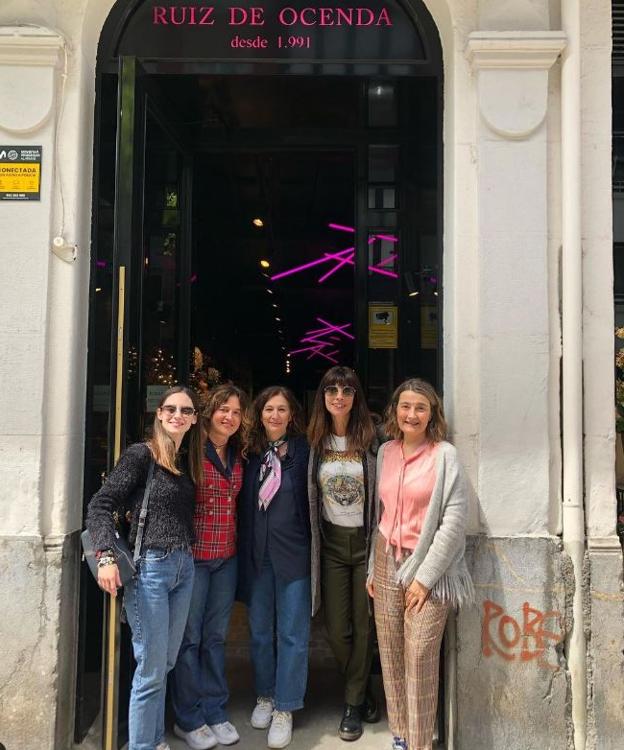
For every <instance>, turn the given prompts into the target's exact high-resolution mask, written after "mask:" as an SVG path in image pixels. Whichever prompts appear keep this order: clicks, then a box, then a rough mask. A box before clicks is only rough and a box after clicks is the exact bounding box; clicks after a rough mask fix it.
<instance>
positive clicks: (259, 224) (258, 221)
mask: <svg viewBox="0 0 624 750" xmlns="http://www.w3.org/2000/svg"><path fill="white" fill-rule="evenodd" d="M251 223H252V224H253V225H254V227H258V228H259V229H260V228H262V227H263V226H264V222H263V221H262V219H260V218H256V219H254V220H253V221H252V222H251Z"/></svg>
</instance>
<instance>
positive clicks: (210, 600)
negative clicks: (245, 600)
mask: <svg viewBox="0 0 624 750" xmlns="http://www.w3.org/2000/svg"><path fill="white" fill-rule="evenodd" d="M246 411H247V397H246V395H245V394H244V392H243V391H241V390H240V388H237V387H236V386H235V385H220V386H217V387H216V388H213V389H212V390H211V391H208V392H206V394H205V398H204V408H203V413H202V419H203V423H204V429H205V430H206V433H207V440H206V443H205V448H204V461H203V470H204V478H203V482H202V483H201V485H199V486H198V487H197V495H196V505H195V536H196V542H195V544H194V545H193V558H194V560H195V582H194V584H193V596H192V599H191V609H190V612H189V616H188V621H187V623H186V629H185V631H184V639H183V640H182V646H181V648H180V654H179V656H178V662H177V664H176V668H175V670H174V672H173V675H172V677H173V679H172V683H171V685H172V691H171V695H172V703H173V708H174V712H175V717H176V721H175V725H174V728H173V730H174V733H175V734H176V735H177V736H178V737H182V738H183V739H184V740H186V743H187V745H188V746H189V747H191V748H193V750H208V748H211V747H214V745H216V744H217V742H218V743H219V744H220V745H232V744H234V743H235V742H238V740H239V739H240V738H239V735H238V732H237V731H236V728H235V727H234V726H233V725H232V724H231V723H230V721H229V719H228V715H227V702H228V698H229V691H228V685H227V680H226V677H225V639H226V636H227V631H228V627H229V624H230V615H231V613H232V607H233V605H234V595H235V593H236V574H237V565H236V504H237V498H238V493H239V491H240V488H241V484H242V476H243V464H242V457H241V440H242V439H243V438H244V435H245V433H246ZM241 432H242V433H243V435H242V436H241Z"/></svg>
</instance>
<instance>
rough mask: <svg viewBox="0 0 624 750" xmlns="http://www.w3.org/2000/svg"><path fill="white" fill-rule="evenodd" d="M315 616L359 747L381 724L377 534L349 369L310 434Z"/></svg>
mask: <svg viewBox="0 0 624 750" xmlns="http://www.w3.org/2000/svg"><path fill="white" fill-rule="evenodd" d="M308 441H309V443H310V461H309V472H308V494H309V498H310V523H311V526H312V611H313V613H316V611H317V610H318V608H319V607H320V604H321V595H322V600H323V612H324V618H325V625H326V628H327V634H328V638H329V643H330V646H331V648H332V651H333V653H334V656H335V657H336V661H337V662H338V667H339V669H340V672H341V673H342V675H343V676H344V680H345V684H344V710H343V715H342V719H341V721H340V726H339V728H338V735H339V737H341V739H343V740H357V739H358V737H360V736H361V734H362V721H366V722H370V723H372V722H375V721H378V720H379V711H378V708H377V704H376V701H375V698H374V696H373V694H372V693H371V691H370V690H369V689H368V680H369V673H370V667H371V661H372V642H373V631H372V622H371V617H370V612H369V602H368V595H367V593H366V563H367V557H368V545H369V540H370V538H371V533H372V530H373V519H374V513H373V495H374V489H375V465H376V464H375V455H374V452H375V450H376V444H377V443H376V439H375V428H374V426H373V422H372V420H371V416H370V413H369V411H368V407H367V406H366V401H365V399H364V393H363V391H362V386H361V384H360V381H359V379H358V377H357V375H356V374H355V372H354V371H353V370H351V369H349V368H348V367H340V366H338V367H332V368H331V369H330V370H328V371H327V372H326V373H325V375H324V376H323V378H322V380H321V382H320V384H319V386H318V389H317V391H316V396H315V399H314V405H313V407H312V416H311V419H310V425H309V427H308Z"/></svg>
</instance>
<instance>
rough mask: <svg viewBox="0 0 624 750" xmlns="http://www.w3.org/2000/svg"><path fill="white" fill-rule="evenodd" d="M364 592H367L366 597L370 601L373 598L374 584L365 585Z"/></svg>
mask: <svg viewBox="0 0 624 750" xmlns="http://www.w3.org/2000/svg"><path fill="white" fill-rule="evenodd" d="M366 590H367V591H368V595H369V596H370V598H371V599H374V598H375V584H374V583H373V582H372V581H371V582H370V583H367V584H366Z"/></svg>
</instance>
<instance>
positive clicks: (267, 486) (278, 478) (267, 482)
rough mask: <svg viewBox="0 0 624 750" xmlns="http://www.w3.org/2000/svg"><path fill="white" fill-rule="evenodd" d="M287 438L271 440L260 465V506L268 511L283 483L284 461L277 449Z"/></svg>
mask: <svg viewBox="0 0 624 750" xmlns="http://www.w3.org/2000/svg"><path fill="white" fill-rule="evenodd" d="M285 442H286V438H285V437H282V438H280V439H279V440H273V441H270V440H269V447H268V450H267V452H266V453H265V454H264V457H263V459H262V464H261V465H260V489H259V491H258V507H259V508H260V509H261V510H262V508H264V510H265V511H266V510H267V509H268V507H269V504H270V502H271V500H273V498H274V497H275V493H276V492H277V491H278V490H279V488H280V484H281V483H282V462H281V461H280V458H279V456H278V455H277V451H278V449H279V447H280V446H281V445H284V443H285Z"/></svg>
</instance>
